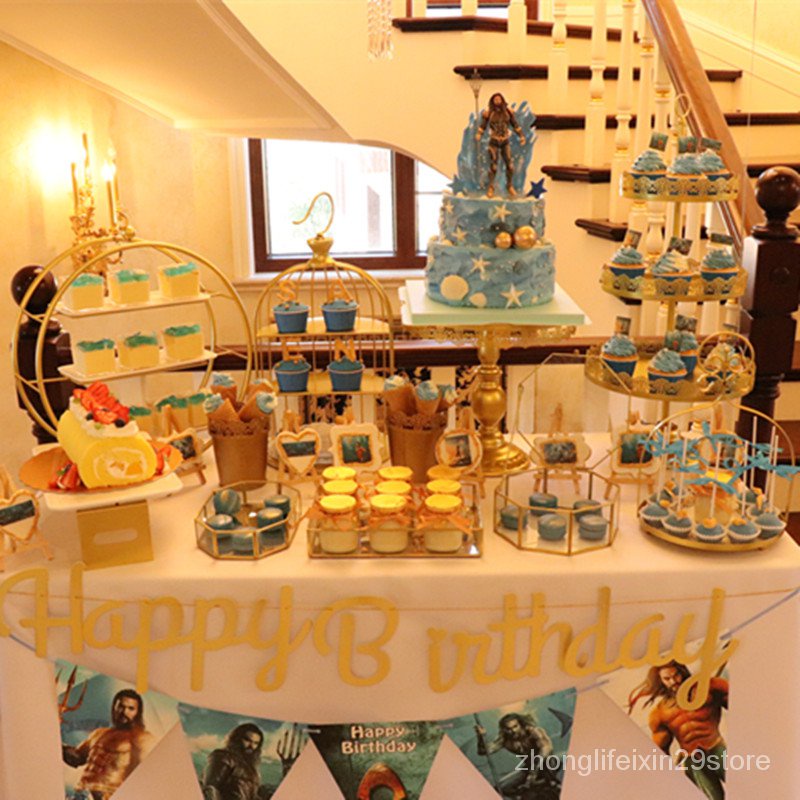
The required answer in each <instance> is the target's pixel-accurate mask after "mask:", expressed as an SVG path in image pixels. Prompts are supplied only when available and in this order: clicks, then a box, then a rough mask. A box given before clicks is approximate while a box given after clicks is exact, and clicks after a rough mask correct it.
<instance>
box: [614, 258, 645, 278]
mask: <svg viewBox="0 0 800 800" xmlns="http://www.w3.org/2000/svg"><path fill="white" fill-rule="evenodd" d="M608 268H609V269H610V270H611V274H612V275H616V276H617V277H618V278H631V279H634V278H641V277H642V275H644V264H615V263H614V262H613V261H612V262H610V263H609V265H608Z"/></svg>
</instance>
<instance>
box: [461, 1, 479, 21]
mask: <svg viewBox="0 0 800 800" xmlns="http://www.w3.org/2000/svg"><path fill="white" fill-rule="evenodd" d="M477 13H478V0H461V16H463V17H474V16H475V15H476V14H477Z"/></svg>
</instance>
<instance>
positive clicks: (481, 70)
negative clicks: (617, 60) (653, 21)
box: [453, 64, 742, 83]
mask: <svg viewBox="0 0 800 800" xmlns="http://www.w3.org/2000/svg"><path fill="white" fill-rule="evenodd" d="M453 72H455V73H456V75H461V77H462V78H465V79H467V80H468V79H470V78H471V77H472V75H473V74H474V73H475V72H477V73H478V76H479V77H480V78H482V79H483V80H487V81H499V80H526V79H528V80H530V79H533V80H540V79H544V78H547V65H546V64H461V65H458V66H456V67H453ZM640 73H641V70H640V69H639V67H634V68H633V79H634V80H639V76H640ZM706 75H707V76H708V79H709V80H710V81H714V82H718V83H719V82H726V83H734V82H735V81H737V80H739V78H741V77H742V70H740V69H707V70H706ZM568 76H569V78H571V79H572V80H589V79H590V78H591V77H592V68H591V67H590V66H588V65H572V66H570V67H569V72H568ZM618 77H619V67H613V66H609V67H606V68H605V69H604V70H603V79H604V80H607V81H608V80H616V79H617V78H618Z"/></svg>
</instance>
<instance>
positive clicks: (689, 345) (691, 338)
mask: <svg viewBox="0 0 800 800" xmlns="http://www.w3.org/2000/svg"><path fill="white" fill-rule="evenodd" d="M698 347H699V345H698V344H697V337H696V336H695V335H694V334H693V333H692V332H691V331H681V332H680V339H679V342H678V354H679V355H680V357H681V361H683V366H684V367H686V378H687V380H691V378H692V376H693V375H694V370H695V367H696V366H697V357H698Z"/></svg>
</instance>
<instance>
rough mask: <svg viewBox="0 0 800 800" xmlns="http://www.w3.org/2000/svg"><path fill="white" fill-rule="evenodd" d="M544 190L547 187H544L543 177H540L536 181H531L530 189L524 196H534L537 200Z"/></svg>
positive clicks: (545, 190)
mask: <svg viewBox="0 0 800 800" xmlns="http://www.w3.org/2000/svg"><path fill="white" fill-rule="evenodd" d="M546 192H547V189H545V188H544V178H540V179H539V180H538V181H531V190H530V191H529V192H528V194H527V195H526V197H535V198H536V199H537V200H538V199H539V198H540V197H541V196H542V195H543V194H545V193H546Z"/></svg>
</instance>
